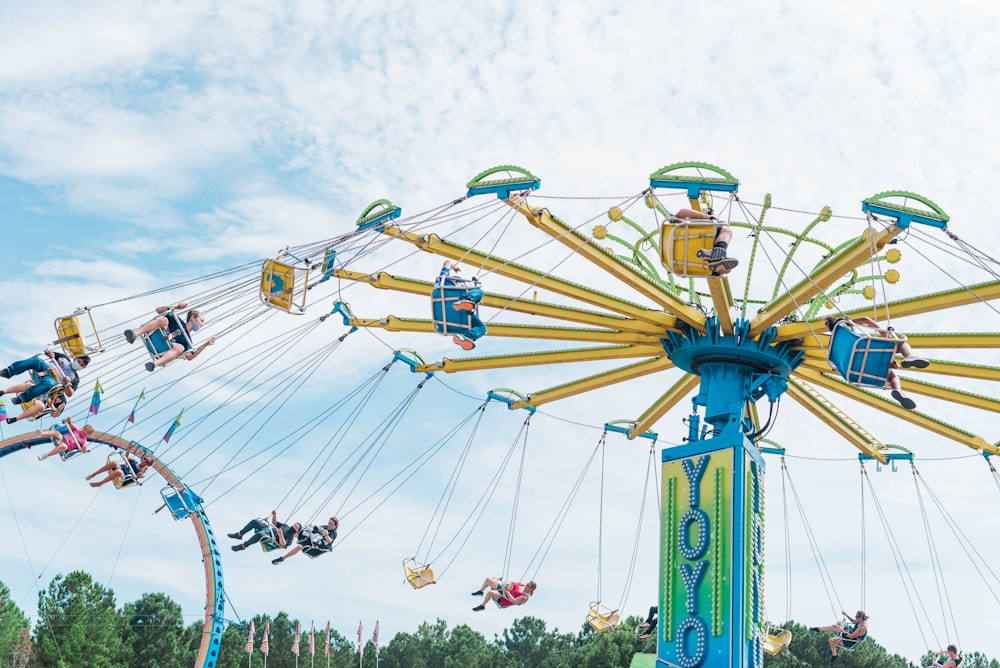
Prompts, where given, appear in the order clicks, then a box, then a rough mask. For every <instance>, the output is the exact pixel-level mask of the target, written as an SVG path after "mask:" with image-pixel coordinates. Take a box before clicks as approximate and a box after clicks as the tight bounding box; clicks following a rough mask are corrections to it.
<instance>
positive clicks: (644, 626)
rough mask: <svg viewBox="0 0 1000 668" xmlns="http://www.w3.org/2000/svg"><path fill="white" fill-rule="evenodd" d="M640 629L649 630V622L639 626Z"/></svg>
mask: <svg viewBox="0 0 1000 668" xmlns="http://www.w3.org/2000/svg"><path fill="white" fill-rule="evenodd" d="M639 628H640V629H648V628H649V622H643V623H642V624H639Z"/></svg>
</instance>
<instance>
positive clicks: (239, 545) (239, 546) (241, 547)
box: [232, 543, 247, 552]
mask: <svg viewBox="0 0 1000 668" xmlns="http://www.w3.org/2000/svg"><path fill="white" fill-rule="evenodd" d="M245 549H247V546H246V545H244V544H243V543H237V544H236V545H233V547H232V550H233V552H239V551H240V550H245Z"/></svg>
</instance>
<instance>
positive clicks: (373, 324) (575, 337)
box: [350, 315, 663, 352]
mask: <svg viewBox="0 0 1000 668" xmlns="http://www.w3.org/2000/svg"><path fill="white" fill-rule="evenodd" d="M350 324H351V326H352V327H368V328H375V329H384V330H386V331H389V332H422V333H434V332H435V329H434V324H433V322H432V321H430V320H422V319H418V318H398V317H396V316H394V315H390V316H386V317H385V318H378V319H376V318H351V319H350ZM489 335H490V336H491V337H497V336H501V337H507V338H514V339H548V340H553V341H574V342H577V343H612V344H618V345H625V346H629V345H644V346H652V347H653V349H656V347H659V350H660V352H663V346H662V345H661V344H660V343H659V337H657V336H647V335H643V334H635V333H633V332H617V331H614V330H610V329H585V328H582V327H554V326H551V327H550V326H546V325H513V324H506V323H491V324H490V326H489Z"/></svg>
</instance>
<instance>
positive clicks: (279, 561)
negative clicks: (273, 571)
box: [271, 557, 285, 566]
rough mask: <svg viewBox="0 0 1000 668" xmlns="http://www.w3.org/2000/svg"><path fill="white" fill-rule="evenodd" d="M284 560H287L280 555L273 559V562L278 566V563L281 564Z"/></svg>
mask: <svg viewBox="0 0 1000 668" xmlns="http://www.w3.org/2000/svg"><path fill="white" fill-rule="evenodd" d="M284 560H285V558H284V557H278V558H277V559H272V560H271V563H272V564H274V565H275V566H277V565H278V564H280V563H281V562H282V561H284Z"/></svg>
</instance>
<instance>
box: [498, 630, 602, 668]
mask: <svg viewBox="0 0 1000 668" xmlns="http://www.w3.org/2000/svg"><path fill="white" fill-rule="evenodd" d="M588 628H589V627H588ZM498 644H499V645H500V648H501V649H502V650H503V652H504V654H505V655H506V656H507V663H506V665H507V666H515V667H517V668H562V666H564V665H568V664H566V663H565V660H566V657H567V656H568V655H570V654H572V653H573V649H574V647H576V646H577V645H578V644H579V641H576V642H575V641H574V639H573V636H572V635H570V634H568V633H559V632H558V630H555V631H552V632H551V633H550V632H549V631H548V630H547V629H546V628H545V621H544V620H542V619H538V618H537V617H520V618H518V619H515V620H514V622H513V623H512V624H511V625H510V628H509V629H504V631H503V634H502V635H501V638H500V640H499V641H498Z"/></svg>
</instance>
